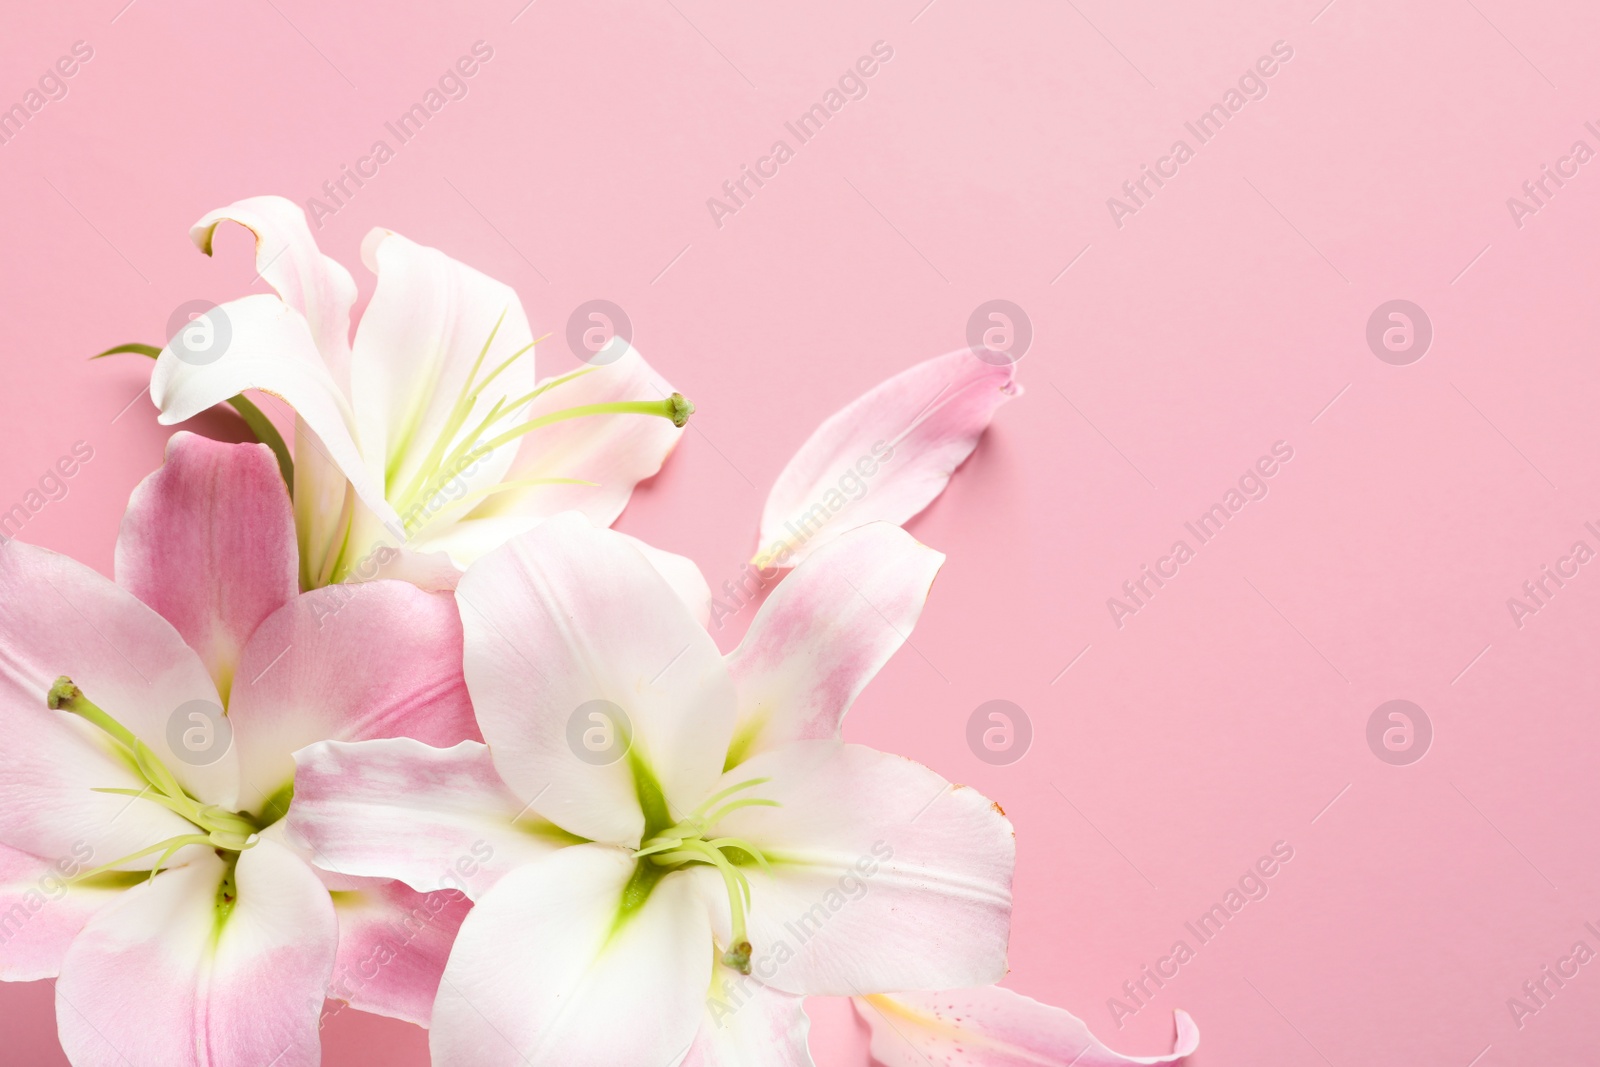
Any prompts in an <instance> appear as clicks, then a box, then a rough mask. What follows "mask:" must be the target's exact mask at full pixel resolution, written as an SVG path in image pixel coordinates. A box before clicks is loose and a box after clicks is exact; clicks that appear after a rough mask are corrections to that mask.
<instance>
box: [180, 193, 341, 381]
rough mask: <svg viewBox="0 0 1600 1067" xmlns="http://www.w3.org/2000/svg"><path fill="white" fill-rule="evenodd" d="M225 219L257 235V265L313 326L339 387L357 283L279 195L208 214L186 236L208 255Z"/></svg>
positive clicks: (295, 206)
mask: <svg viewBox="0 0 1600 1067" xmlns="http://www.w3.org/2000/svg"><path fill="white" fill-rule="evenodd" d="M224 221H232V222H237V223H238V224H239V225H241V226H244V227H245V228H247V229H249V230H250V231H251V232H252V233H253V234H254V235H255V239H256V269H257V270H258V271H260V273H261V277H262V278H264V279H266V282H267V284H268V285H270V286H272V287H273V288H274V289H276V290H277V291H278V295H279V296H280V297H282V298H283V302H284V303H285V304H288V305H289V306H290V307H292V308H294V310H296V311H298V312H299V313H300V314H301V315H303V316H305V319H306V322H307V323H309V324H310V326H311V336H312V337H313V338H314V339H315V340H316V343H317V348H318V349H319V350H321V352H322V356H323V359H324V360H326V361H327V364H328V369H329V370H331V371H332V372H333V375H334V379H335V380H336V381H338V382H339V383H340V384H341V385H345V384H347V383H348V382H349V375H350V370H349V366H350V306H351V305H352V304H354V303H355V299H356V283H355V279H354V278H352V277H350V272H349V271H347V270H345V269H344V268H343V267H342V266H340V265H339V263H338V262H337V261H335V260H333V259H330V258H329V257H328V256H325V255H323V254H322V252H321V250H319V249H318V248H317V242H316V238H314V237H312V236H311V227H309V226H307V225H306V217H305V213H304V212H302V211H301V210H300V207H299V205H298V204H296V203H294V202H293V201H292V200H285V199H284V198H283V197H281V196H252V197H248V198H247V199H244V200H240V201H238V202H236V203H233V204H229V205H228V206H227V207H225V208H218V209H217V210H216V211H213V212H210V213H209V214H207V215H206V216H205V217H204V218H202V219H201V220H200V221H199V222H197V223H195V224H194V225H193V226H192V227H190V228H189V239H190V240H191V241H193V242H194V243H195V247H197V248H199V249H200V251H202V252H204V253H205V254H206V255H208V256H209V255H210V254H211V240H212V237H213V236H214V234H215V233H216V229H217V226H218V225H220V224H221V223H222V222H224Z"/></svg>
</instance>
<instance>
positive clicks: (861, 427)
mask: <svg viewBox="0 0 1600 1067" xmlns="http://www.w3.org/2000/svg"><path fill="white" fill-rule="evenodd" d="M1014 371H1015V367H1014V366H1012V365H1006V366H993V365H991V364H989V363H985V362H984V361H982V360H980V359H978V358H977V357H976V356H974V355H973V354H972V353H971V352H969V351H967V350H966V349H962V350H960V351H958V352H951V353H949V354H948V355H943V356H939V357H937V358H935V359H930V360H928V361H926V362H924V363H919V364H917V365H916V366H914V367H912V368H911V369H909V370H906V371H902V372H901V373H899V374H897V375H895V376H894V377H893V378H890V379H889V380H888V381H886V382H883V383H882V384H880V385H878V386H877V387H876V388H874V389H872V390H871V391H870V392H868V393H866V394H865V395H863V396H861V397H859V398H858V399H856V400H854V401H851V403H849V404H848V405H846V406H845V407H844V408H843V409H841V410H840V411H838V412H836V413H834V414H833V415H831V416H829V417H828V418H827V419H826V420H825V421H824V422H823V423H822V425H821V426H819V427H817V430H816V432H815V433H813V434H812V435H811V436H810V437H809V438H808V439H807V440H806V443H805V444H803V445H801V446H800V450H799V451H798V452H796V453H795V454H794V458H792V459H790V460H789V465H788V466H786V467H785V468H784V469H783V473H782V474H780V475H778V480H777V482H776V483H775V484H774V485H773V487H772V493H771V494H770V495H769V496H768V497H767V505H766V508H765V510H763V511H762V513H761V546H760V552H759V553H758V555H757V557H756V562H758V563H762V562H768V563H770V564H771V565H773V566H779V567H787V566H793V565H794V564H795V563H796V562H798V561H799V560H801V559H803V558H805V556H806V554H807V553H809V552H812V551H815V550H816V548H817V547H818V546H820V545H822V544H824V543H826V542H827V541H829V540H830V539H832V538H834V537H837V536H838V535H839V534H841V533H843V532H845V531H846V530H849V529H852V528H854V527H857V526H862V525H865V524H866V523H869V522H872V521H874V520H876V519H884V520H887V521H889V522H892V523H896V524H899V523H904V522H905V521H906V520H908V519H910V518H911V517H912V516H913V515H915V514H917V513H918V512H919V511H921V510H922V509H923V508H925V507H927V506H928V505H929V504H930V503H932V502H933V499H934V497H936V496H938V495H939V494H940V493H941V492H943V491H944V487H945V485H946V483H948V482H949V481H950V476H951V475H952V474H953V473H955V469H956V468H957V467H959V466H961V463H962V461H963V460H965V459H966V458H967V456H968V455H969V454H971V452H972V450H973V449H974V448H975V447H977V444H978V438H979V437H981V436H983V431H984V430H985V429H986V428H987V427H988V425H989V420H990V419H991V418H993V417H994V411H995V408H997V407H999V406H1000V405H1001V404H1003V403H1005V402H1006V401H1007V400H1010V399H1011V398H1012V397H1014V396H1019V395H1021V392H1022V387H1021V386H1019V385H1017V384H1016V382H1015V380H1014V377H1013V376H1014Z"/></svg>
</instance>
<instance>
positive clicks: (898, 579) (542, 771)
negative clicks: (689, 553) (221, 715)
mask: <svg viewBox="0 0 1600 1067" xmlns="http://www.w3.org/2000/svg"><path fill="white" fill-rule="evenodd" d="M942 561H943V557H942V556H941V555H940V554H939V553H937V552H934V551H932V550H931V549H928V548H925V547H923V546H921V545H918V544H917V543H916V542H915V541H914V540H913V539H912V538H911V537H910V535H908V534H906V533H905V532H904V531H902V530H900V529H898V528H897V527H894V526H891V525H889V524H886V523H878V524H873V525H871V526H868V527H865V528H863V529H860V530H857V531H855V532H853V533H851V534H849V535H846V536H843V537H840V538H838V539H837V540H836V541H834V542H833V543H832V544H830V545H828V546H826V549H825V550H819V551H818V552H817V553H816V554H815V555H814V556H813V557H812V558H811V559H809V560H807V562H806V563H805V564H803V565H801V566H800V567H799V568H797V569H796V570H795V572H794V573H793V574H792V575H791V576H790V577H789V578H787V579H786V580H785V581H784V582H783V583H782V584H780V585H779V586H778V588H777V590H776V591H775V592H774V593H773V595H772V596H771V597H770V598H768V600H767V602H766V603H765V604H764V605H763V606H762V610H761V612H760V613H758V615H757V617H756V618H755V619H754V620H753V621H752V624H751V629H750V633H749V635H748V636H747V637H746V639H745V641H744V643H743V644H742V645H741V646H740V648H739V649H737V650H736V651H735V652H733V653H731V654H730V655H729V656H727V657H723V656H722V655H720V654H719V653H718V651H717V648H716V646H715V644H714V643H713V642H712V641H711V638H710V637H709V635H708V634H707V633H706V631H705V629H704V628H703V627H702V626H701V625H699V624H698V623H697V622H696V620H695V618H694V616H693V615H692V613H691V612H690V611H689V610H688V609H687V608H686V606H685V605H684V604H683V603H682V602H681V601H680V599H679V597H678V596H677V595H676V594H675V593H674V592H673V590H672V588H671V587H670V586H669V585H668V584H667V583H666V582H665V581H663V580H662V578H661V577H659V575H658V574H657V572H656V571H655V569H654V568H653V567H652V566H651V565H650V564H649V562H648V561H647V560H646V559H645V558H644V557H643V556H642V555H640V554H639V553H638V552H636V551H635V550H634V549H633V547H632V546H631V545H630V544H629V543H628V542H627V541H625V540H624V539H622V538H621V537H619V536H618V535H617V534H615V533H612V532H611V531H608V530H597V529H595V528H593V527H592V526H590V525H589V524H588V523H587V522H585V521H584V520H583V519H582V517H580V516H562V517H558V518H556V519H553V520H551V521H549V522H546V523H544V524H543V525H541V526H540V527H538V528H537V529H535V530H532V531H530V532H528V533H526V534H522V535H520V536H518V537H516V538H514V539H513V540H511V541H510V542H508V543H507V544H506V545H504V546H503V547H501V548H500V549H498V550H496V551H495V552H492V553H490V554H488V555H486V556H484V557H483V558H482V559H480V560H479V561H478V562H477V563H476V564H474V565H473V566H472V567H471V568H470V569H469V570H468V571H467V573H466V574H465V576H464V577H463V578H462V580H461V584H460V586H459V588H458V589H457V596H458V600H459V603H460V607H461V612H462V622H463V628H464V639H465V674H466V678H467V686H468V689H469V691H470V692H471V693H472V697H473V703H474V707H475V708H476V710H477V714H478V719H479V724H480V726H481V727H482V729H483V732H484V737H485V738H486V740H487V742H488V744H487V746H484V745H477V744H472V743H464V744H459V745H456V746H455V747H453V748H449V749H440V748H433V747H429V746H428V745H426V744H423V743H421V742H419V741H415V740H408V739H394V740H387V741H368V742H359V743H354V744H349V743H339V742H330V743H326V744H319V745H313V746H310V747H308V748H307V749H305V750H304V751H302V752H300V753H298V754H297V756H296V759H297V760H298V761H299V764H300V768H299V771H298V775H297V779H296V781H297V789H298V790H299V793H298V795H297V798H296V801H295V807H294V810H293V811H292V812H291V813H290V822H291V824H292V827H293V829H294V831H295V832H297V833H300V834H303V835H304V836H305V837H306V839H307V840H308V841H309V842H310V844H311V845H313V846H314V847H315V848H316V850H317V854H318V855H321V856H325V857H327V858H328V859H329V860H331V861H332V862H333V863H335V864H336V865H337V866H338V868H339V869H340V870H343V871H346V872H349V873H351V874H358V875H367V876H391V877H396V878H399V879H401V880H403V881H405V882H407V884H409V885H410V886H411V887H412V888H414V889H417V890H419V891H427V890H431V889H435V888H437V887H438V883H437V881H436V879H437V871H438V870H439V866H440V864H439V860H440V858H441V857H443V856H446V855H450V854H452V853H453V852H455V851H457V850H458V849H459V845H460V842H462V841H463V840H468V839H484V840H488V841H491V842H493V844H494V855H495V857H496V860H495V863H494V864H493V865H491V869H488V870H485V871H483V872H482V877H481V878H480V879H479V880H478V881H477V882H476V883H475V884H473V885H470V886H468V887H467V889H466V892H467V893H468V894H469V895H471V896H472V897H473V898H474V901H475V904H474V906H473V909H472V911H471V912H470V913H469V914H468V916H467V918H466V920H465V921H464V922H463V923H462V926H461V931H460V934H459V935H458V937H457V939H456V944H455V947H454V949H453V950H452V951H451V955H450V961H449V963H448V964H447V966H446V969H445V976H444V979H443V981H442V982H441V983H440V987H439V998H438V1000H437V1001H436V1003H435V1005H434V1014H433V1022H432V1029H431V1030H430V1046H431V1049H432V1052H433V1056H434V1062H436V1063H438V1064H440V1065H442V1067H451V1065H457V1064H471V1065H473V1067H481V1065H488V1067H494V1065H498V1064H506V1065H511V1064H517V1065H528V1064H531V1065H535V1067H537V1065H543V1064H560V1065H562V1067H574V1065H585V1064H595V1065H601V1064H604V1065H607V1067H610V1065H614V1064H661V1065H668V1064H675V1063H684V1064H690V1065H693V1067H733V1065H736V1064H737V1065H740V1067H748V1065H769V1067H780V1065H781V1067H790V1065H799V1064H808V1063H809V1062H810V1059H809V1054H808V1053H807V1051H806V1047H805V1034H806V1020H805V1016H804V1014H803V1013H802V1011H801V1003H802V998H803V997H805V996H807V995H812V994H819V995H852V996H853V995H866V994H870V993H876V992H884V991H891V990H903V989H943V988H950V987H960V986H970V985H981V984H984V983H988V982H993V981H996V980H998V979H999V978H1000V977H1001V976H1002V975H1003V974H1004V972H1005V958H1006V940H1007V936H1008V932H1009V925H1010V922H1009V920H1010V910H1011V874H1012V866H1013V862H1014V857H1015V842H1014V839H1013V835H1012V831H1011V825H1010V823H1009V822H1008V821H1007V820H1006V819H1005V816H1004V814H1003V813H1002V812H1001V811H1000V810H999V808H998V807H997V806H996V805H994V804H991V803H990V802H989V801H988V800H986V799H984V798H983V797H981V796H979V795H978V794H977V793H976V792H975V791H974V790H971V789H967V788H963V787H960V786H952V785H951V784H950V783H948V782H947V781H945V780H944V779H943V778H941V777H940V776H939V775H937V774H935V773H934V772H933V771H931V770H929V769H927V768H925V767H922V766H920V765H919V764H916V763H913V762H912V761H910V760H906V759H902V758H900V757H898V756H891V755H886V754H884V753H880V752H876V751H874V750H872V749H869V748H865V747H863V746H860V745H852V744H845V743H843V742H841V741H839V740H838V739H837V737H838V727H839V722H840V720H841V719H842V717H843V716H844V714H845V712H846V710H848V708H849V706H850V703H851V702H852V701H853V699H854V697H855V695H856V694H857V693H858V692H859V691H860V689H861V688H862V686H864V685H865V684H866V683H867V681H869V680H870V679H871V677H872V676H873V674H875V673H876V672H877V670H878V669H879V667H881V666H882V665H883V663H884V662H885V661H886V660H887V659H888V658H889V656H890V655H891V654H892V653H893V652H894V651H895V649H897V648H898V647H899V645H900V644H901V643H902V642H903V641H904V639H905V638H904V635H905V634H906V633H907V632H908V631H909V630H910V628H911V626H912V625H913V624H914V623H915V621H916V618H917V616H918V615H919V614H920V612H921V608H922V603H923V600H924V598H925V596H926V594H927V591H928V587H929V585H930V583H931V582H932V580H933V576H934V573H935V572H936V571H937V570H938V567H939V565H940V563H942ZM530 815H531V816H537V817H540V818H542V820H548V822H547V823H543V822H541V823H539V824H538V825H539V827H540V828H536V829H533V830H530V829H525V826H526V820H528V819H529V817H530ZM547 826H554V827H555V828H558V830H559V831H560V834H561V837H560V838H559V839H558V838H556V837H553V836H552V835H551V834H550V833H549V832H548V830H547V829H542V827H547Z"/></svg>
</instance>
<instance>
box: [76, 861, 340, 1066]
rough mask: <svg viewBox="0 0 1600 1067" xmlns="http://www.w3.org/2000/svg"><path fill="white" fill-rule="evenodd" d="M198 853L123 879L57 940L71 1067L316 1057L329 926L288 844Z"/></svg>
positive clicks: (280, 1062)
mask: <svg viewBox="0 0 1600 1067" xmlns="http://www.w3.org/2000/svg"><path fill="white" fill-rule="evenodd" d="M197 852H198V855H197V856H196V857H195V858H194V859H193V860H191V862H189V863H188V864H186V865H184V866H182V867H174V868H172V869H169V870H168V871H166V872H165V873H163V874H160V875H158V876H157V877H156V878H155V879H153V880H151V881H147V882H142V883H140V884H139V885H136V886H133V887H132V888H129V889H126V890H124V891H123V892H122V894H121V895H120V896H119V898H118V899H117V900H116V901H115V902H114V903H113V904H111V905H110V906H108V907H106V908H105V909H104V910H102V911H101V912H100V913H99V914H98V915H96V916H95V917H94V918H93V919H91V920H90V921H89V923H88V925H86V926H85V927H84V928H83V932H82V933H81V934H79V935H78V938H77V940H75V941H74V942H73V943H72V947H71V948H70V949H68V950H67V956H66V959H65V960H64V961H63V962H62V964H61V977H60V978H59V979H58V980H57V982H56V1018H57V1025H58V1027H59V1029H60V1035H61V1045H62V1047H63V1048H64V1049H65V1050H66V1053H67V1057H68V1058H69V1059H70V1060H71V1061H72V1062H73V1063H74V1064H76V1065H78V1067H127V1065H129V1064H133V1065H135V1067H146V1065H150V1067H154V1065H157V1064H159V1065H161V1067H191V1065H192V1067H261V1065H262V1064H267V1063H271V1064H273V1065H274V1067H316V1065H317V1064H318V1063H319V1062H320V1060H321V1049H320V1047H319V1041H318V1035H317V1016H318V1014H319V1013H320V1011H321V1008H322V1000H323V993H324V991H325V990H326V989H327V984H328V976H329V974H331V973H332V970H333V960H334V952H335V949H336V946H337V944H338V936H339V931H338V926H337V922H336V920H335V918H334V911H333V902H332V901H331V900H329V898H328V892H327V890H326V889H324V888H323V887H322V883H321V882H319V881H317V878H316V875H314V874H313V873H312V872H311V868H310V867H307V866H306V865H305V864H304V863H303V862H301V860H300V859H299V858H298V857H297V856H295V855H294V853H292V852H290V851H288V850H287V849H284V848H281V847H280V846H278V845H277V844H275V843H273V842H271V841H265V840H263V841H261V842H259V843H258V844H256V845H255V847H253V848H250V849H247V850H246V851H245V852H243V853H241V854H240V856H239V861H238V866H237V868H236V870H235V872H234V877H235V883H236V887H237V890H238V895H237V898H236V899H235V900H234V901H233V903H232V905H231V910H229V911H227V914H226V915H225V916H224V915H223V913H222V912H221V911H219V908H218V897H219V893H220V892H221V891H222V889H223V881H222V880H223V876H224V874H225V871H226V867H225V865H224V863H223V861H222V860H220V859H218V858H217V857H216V856H215V855H214V854H212V853H210V852H207V851H202V850H197Z"/></svg>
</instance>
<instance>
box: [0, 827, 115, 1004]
mask: <svg viewBox="0 0 1600 1067" xmlns="http://www.w3.org/2000/svg"><path fill="white" fill-rule="evenodd" d="M91 858H92V857H91V855H90V849H89V847H88V845H87V844H85V845H81V846H80V847H79V848H78V851H77V853H76V854H68V855H66V856H62V857H60V858H59V859H55V860H47V859H41V858H39V857H38V856H33V855H29V854H28V853H26V852H18V851H17V850H16V849H14V848H6V847H5V846H4V845H0V982H32V981H34V980H36V979H39V978H54V977H55V976H56V975H57V974H59V973H60V971H61V959H62V957H63V956H65V955H66V954H67V946H69V945H71V944H72V939H73V938H75V937H77V936H78V931H79V930H82V929H83V924H84V923H86V922H88V921H89V920H90V919H91V918H93V917H94V915H95V913H96V912H98V911H99V910H100V909H101V908H103V907H105V906H106V905H107V904H109V903H111V901H113V900H115V899H116V896H117V893H118V890H116V889H105V888H91V887H89V886H86V885H82V884H79V885H72V884H71V879H72V876H73V875H75V874H78V873H79V872H81V871H86V870H89V869H90V868H91V867H92V866H93V864H92V863H91V862H90V860H91Z"/></svg>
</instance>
